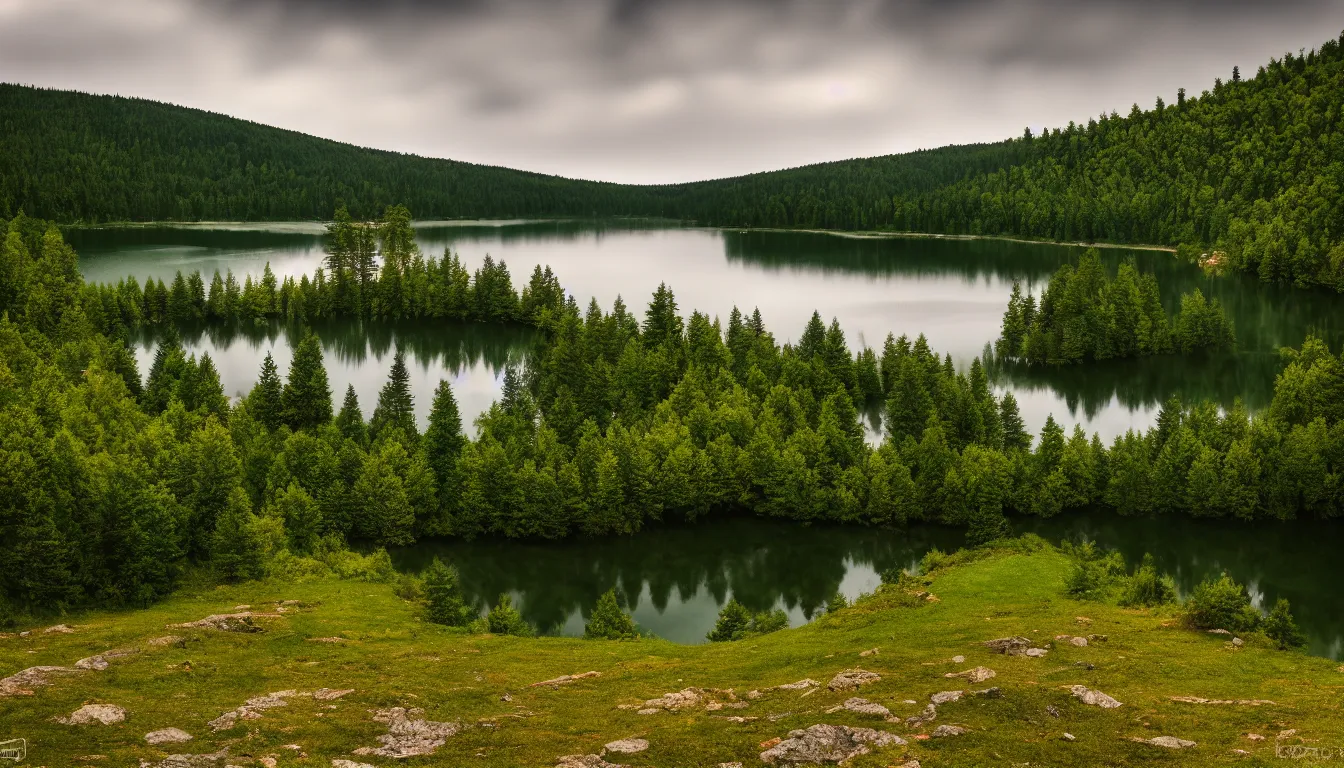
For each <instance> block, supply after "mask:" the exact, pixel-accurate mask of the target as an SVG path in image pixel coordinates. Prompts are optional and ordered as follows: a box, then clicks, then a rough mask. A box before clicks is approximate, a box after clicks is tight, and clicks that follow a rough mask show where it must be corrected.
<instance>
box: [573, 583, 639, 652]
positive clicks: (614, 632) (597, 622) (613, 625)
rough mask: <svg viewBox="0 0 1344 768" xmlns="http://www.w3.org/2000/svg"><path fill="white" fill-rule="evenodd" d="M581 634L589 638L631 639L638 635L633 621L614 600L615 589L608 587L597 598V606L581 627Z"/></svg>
mask: <svg viewBox="0 0 1344 768" xmlns="http://www.w3.org/2000/svg"><path fill="white" fill-rule="evenodd" d="M583 636H584V637H586V638H588V639H590V640H633V639H635V638H637V637H639V633H638V632H637V631H636V630H635V621H634V619H631V618H630V614H628V613H626V612H625V611H622V610H621V606H620V604H619V603H618V602H617V601H616V590H615V589H609V590H607V591H606V592H605V593H603V595H602V596H601V597H599V598H598V599H597V606H596V607H594V608H593V613H592V615H591V616H589V617H588V623H587V624H585V625H584V627H583Z"/></svg>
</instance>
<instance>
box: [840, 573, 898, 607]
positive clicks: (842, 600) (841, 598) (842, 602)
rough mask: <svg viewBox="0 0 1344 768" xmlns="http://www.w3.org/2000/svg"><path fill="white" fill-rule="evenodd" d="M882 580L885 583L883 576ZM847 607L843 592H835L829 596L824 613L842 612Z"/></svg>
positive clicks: (847, 601)
mask: <svg viewBox="0 0 1344 768" xmlns="http://www.w3.org/2000/svg"><path fill="white" fill-rule="evenodd" d="M882 580H883V581H886V576H885V574H884V575H883V579H882ZM848 607H849V598H847V597H845V595H844V593H843V592H836V593H835V594H834V595H832V596H831V599H830V600H829V601H828V602H827V603H826V612H827V613H835V612H836V611H842V610H844V609H846V608H848Z"/></svg>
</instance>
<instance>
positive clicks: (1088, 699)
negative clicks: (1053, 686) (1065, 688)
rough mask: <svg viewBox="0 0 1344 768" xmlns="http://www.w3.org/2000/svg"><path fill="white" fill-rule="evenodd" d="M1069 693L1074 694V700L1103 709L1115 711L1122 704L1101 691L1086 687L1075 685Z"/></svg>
mask: <svg viewBox="0 0 1344 768" xmlns="http://www.w3.org/2000/svg"><path fill="white" fill-rule="evenodd" d="M1069 691H1070V692H1071V693H1072V694H1073V696H1074V698H1076V699H1078V700H1079V701H1081V702H1083V703H1084V704H1087V705H1089V706H1093V707H1101V708H1102V709H1115V708H1116V707H1119V706H1121V704H1120V702H1118V701H1116V700H1115V699H1113V698H1111V697H1110V696H1107V695H1106V694H1104V693H1102V692H1101V691H1094V690H1092V689H1091V688H1088V687H1087V686H1085V685H1075V686H1073V687H1072V688H1070V689H1069Z"/></svg>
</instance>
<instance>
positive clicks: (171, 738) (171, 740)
mask: <svg viewBox="0 0 1344 768" xmlns="http://www.w3.org/2000/svg"><path fill="white" fill-rule="evenodd" d="M184 741H191V734H190V733H187V732H186V731H184V730H182V729H181V728H161V729H159V730H157V731H150V732H149V733H146V734H145V743H147V744H181V743H182V742H184Z"/></svg>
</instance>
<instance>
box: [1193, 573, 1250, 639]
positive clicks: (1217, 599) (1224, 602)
mask: <svg viewBox="0 0 1344 768" xmlns="http://www.w3.org/2000/svg"><path fill="white" fill-rule="evenodd" d="M1185 617H1186V619H1187V620H1188V621H1189V622H1190V624H1191V625H1192V626H1194V627H1196V628H1198V629H1226V630H1228V631H1231V632H1249V631H1251V630H1253V629H1255V628H1256V627H1257V626H1259V624H1260V614H1259V613H1258V612H1256V610H1255V607H1254V606H1252V605H1251V597H1250V595H1248V594H1247V593H1246V588H1245V587H1243V586H1241V585H1240V584H1238V583H1237V582H1235V581H1233V580H1232V577H1230V576H1228V575H1227V574H1226V573H1224V574H1223V575H1222V576H1221V577H1219V578H1217V579H1205V580H1204V581H1202V582H1200V584H1199V586H1197V587H1195V589H1194V591H1193V592H1191V593H1190V599H1189V600H1188V601H1187V602H1186V604H1185Z"/></svg>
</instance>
